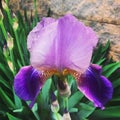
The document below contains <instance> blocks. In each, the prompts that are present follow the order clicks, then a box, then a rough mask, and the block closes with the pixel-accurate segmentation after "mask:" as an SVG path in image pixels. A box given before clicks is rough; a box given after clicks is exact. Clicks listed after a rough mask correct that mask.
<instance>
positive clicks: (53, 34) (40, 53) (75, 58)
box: [27, 15, 98, 71]
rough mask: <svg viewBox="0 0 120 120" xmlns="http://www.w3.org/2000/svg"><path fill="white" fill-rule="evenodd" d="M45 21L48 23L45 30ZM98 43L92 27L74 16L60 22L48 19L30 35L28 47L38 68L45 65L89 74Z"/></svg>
mask: <svg viewBox="0 0 120 120" xmlns="http://www.w3.org/2000/svg"><path fill="white" fill-rule="evenodd" d="M45 21H47V24H46V25H42V27H41V24H43V23H46V22H45ZM48 21H49V22H48ZM36 29H37V30H36ZM97 41H98V39H97V37H96V34H95V33H94V31H93V30H92V29H91V28H89V27H86V26H85V25H84V24H83V23H81V22H80V21H78V20H77V19H76V18H75V17H73V16H72V15H65V16H63V17H61V18H60V19H58V20H53V19H52V18H51V19H50V18H49V19H48V18H44V22H43V21H42V22H41V23H39V24H38V25H37V26H36V27H35V28H34V29H33V30H32V31H31V32H30V33H29V35H28V40H27V42H28V43H27V44H28V49H29V51H30V56H31V57H30V61H31V64H32V65H33V66H34V67H35V68H37V67H41V66H44V67H50V68H57V69H59V70H63V69H64V68H69V69H73V70H76V71H81V70H82V71H85V70H86V68H87V67H88V66H89V64H90V59H91V55H92V51H93V48H94V46H95V45H96V44H97ZM31 46H32V47H31Z"/></svg>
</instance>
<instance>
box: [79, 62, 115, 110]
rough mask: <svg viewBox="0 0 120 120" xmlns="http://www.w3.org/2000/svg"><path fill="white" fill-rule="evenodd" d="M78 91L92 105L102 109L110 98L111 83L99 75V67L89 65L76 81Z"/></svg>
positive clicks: (111, 91)
mask: <svg viewBox="0 0 120 120" xmlns="http://www.w3.org/2000/svg"><path fill="white" fill-rule="evenodd" d="M78 89H79V90H80V91H81V92H82V93H83V94H84V95H85V96H86V97H87V98H88V99H89V100H90V101H92V102H93V103H94V105H95V106H96V107H100V108H101V109H104V105H105V104H106V103H107V102H108V101H109V100H110V99H111V98H112V93H113V88H112V84H111V82H110V81H109V80H108V79H107V78H106V77H104V76H102V75H101V67H100V66H98V65H95V64H93V65H91V66H90V67H89V68H88V69H87V71H86V73H85V74H84V75H82V76H81V78H80V79H79V81H78Z"/></svg>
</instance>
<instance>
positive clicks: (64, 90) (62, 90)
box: [58, 80, 71, 97]
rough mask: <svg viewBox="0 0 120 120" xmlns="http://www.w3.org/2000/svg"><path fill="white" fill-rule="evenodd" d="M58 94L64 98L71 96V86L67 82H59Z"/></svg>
mask: <svg viewBox="0 0 120 120" xmlns="http://www.w3.org/2000/svg"><path fill="white" fill-rule="evenodd" d="M58 92H59V94H60V96H62V97H69V96H70V95H71V90H70V86H69V85H68V83H67V82H65V81H62V80H59V81H58Z"/></svg>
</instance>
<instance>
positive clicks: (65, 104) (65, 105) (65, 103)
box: [64, 97, 68, 111]
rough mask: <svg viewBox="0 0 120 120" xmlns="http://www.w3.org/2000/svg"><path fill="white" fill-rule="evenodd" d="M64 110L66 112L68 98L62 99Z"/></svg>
mask: <svg viewBox="0 0 120 120" xmlns="http://www.w3.org/2000/svg"><path fill="white" fill-rule="evenodd" d="M64 109H66V110H67V111H68V97H65V98H64Z"/></svg>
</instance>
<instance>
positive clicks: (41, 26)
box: [27, 17, 56, 51]
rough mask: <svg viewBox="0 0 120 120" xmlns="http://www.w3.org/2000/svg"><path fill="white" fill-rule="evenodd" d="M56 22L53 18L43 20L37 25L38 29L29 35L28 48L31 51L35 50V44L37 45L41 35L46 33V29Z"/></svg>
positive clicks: (35, 28)
mask: <svg viewBox="0 0 120 120" xmlns="http://www.w3.org/2000/svg"><path fill="white" fill-rule="evenodd" d="M55 21H56V20H55V19H53V18H50V17H48V18H42V21H41V22H39V23H37V25H36V27H34V29H33V30H32V31H31V32H30V34H29V35H28V42H27V48H28V50H29V51H31V50H32V48H34V44H37V42H38V41H39V34H40V33H41V32H43V31H44V29H45V27H47V26H49V24H52V23H53V22H55Z"/></svg>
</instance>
